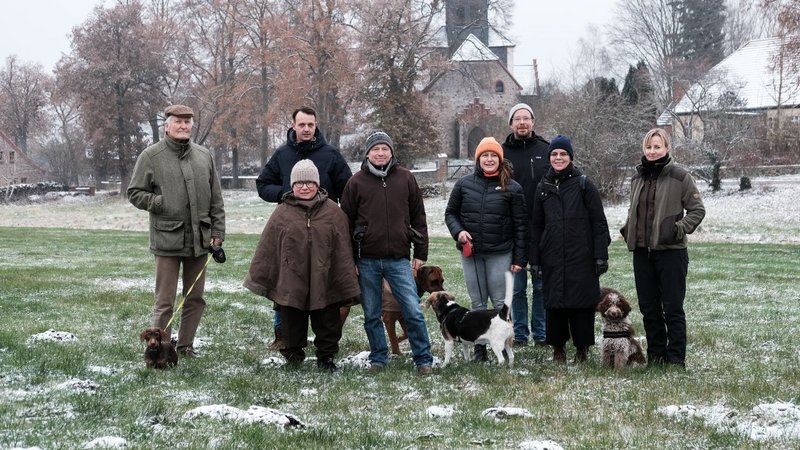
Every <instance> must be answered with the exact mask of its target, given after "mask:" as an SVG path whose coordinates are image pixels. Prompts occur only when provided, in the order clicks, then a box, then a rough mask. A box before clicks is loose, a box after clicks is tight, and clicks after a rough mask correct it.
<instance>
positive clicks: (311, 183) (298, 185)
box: [292, 181, 317, 189]
mask: <svg viewBox="0 0 800 450" xmlns="http://www.w3.org/2000/svg"><path fill="white" fill-rule="evenodd" d="M292 187H296V188H298V189H299V188H303V187H305V188H309V189H311V188H314V187H317V183H316V182H314V181H295V183H294V184H293V185H292Z"/></svg>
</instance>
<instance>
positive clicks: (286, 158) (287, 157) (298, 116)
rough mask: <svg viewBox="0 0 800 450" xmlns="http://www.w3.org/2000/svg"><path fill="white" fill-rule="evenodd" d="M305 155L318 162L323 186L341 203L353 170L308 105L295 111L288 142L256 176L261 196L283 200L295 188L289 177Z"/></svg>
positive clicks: (265, 198) (266, 198) (316, 163)
mask: <svg viewBox="0 0 800 450" xmlns="http://www.w3.org/2000/svg"><path fill="white" fill-rule="evenodd" d="M301 159H310V160H311V161H312V162H313V163H314V165H315V166H317V170H319V186H320V187H321V188H323V189H325V191H326V192H327V193H328V198H330V199H331V200H333V201H335V202H337V203H338V202H339V198H340V197H341V196H342V191H343V190H344V185H345V184H347V180H349V179H350V177H351V176H352V175H353V172H352V171H351V170H350V166H348V165H347V161H345V160H344V157H343V156H342V154H341V153H339V150H337V149H336V147H334V146H332V145H329V144H328V142H327V141H326V140H325V136H324V135H323V134H322V131H320V129H319V128H317V112H316V111H314V109H313V108H310V107H308V106H303V107H302V108H299V109H297V110H295V111H294V113H292V127H291V128H289V130H288V131H287V133H286V142H284V144H283V145H281V146H280V147H278V149H277V150H275V153H274V154H273V155H272V157H271V158H270V159H269V161H268V162H267V164H266V165H265V166H264V170H262V171H261V175H259V176H258V178H257V179H256V188H257V189H258V196H259V197H261V198H262V199H264V200H265V201H268V202H271V203H280V202H281V197H283V194H285V193H287V192H291V191H292V186H291V183H290V181H289V178H290V175H291V173H292V167H294V165H295V164H296V163H297V162H298V161H300V160H301Z"/></svg>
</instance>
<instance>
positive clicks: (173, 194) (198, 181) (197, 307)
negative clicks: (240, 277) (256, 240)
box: [127, 105, 225, 357]
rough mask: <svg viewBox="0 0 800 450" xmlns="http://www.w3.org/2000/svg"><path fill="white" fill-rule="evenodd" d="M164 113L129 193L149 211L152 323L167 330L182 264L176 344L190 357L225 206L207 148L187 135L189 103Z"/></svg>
mask: <svg viewBox="0 0 800 450" xmlns="http://www.w3.org/2000/svg"><path fill="white" fill-rule="evenodd" d="M164 116H165V117H166V120H165V121H164V139H163V140H161V141H160V142H157V143H155V144H153V145H151V146H149V147H147V148H146V149H144V151H143V152H142V153H141V154H140V155H139V158H138V159H137V160H136V166H135V167H134V169H133V175H132V176H131V181H130V184H129V185H128V191H127V193H128V200H129V201H130V202H131V203H132V204H133V206H135V207H137V208H139V209H143V210H145V211H147V212H149V213H150V252H151V253H153V254H154V255H155V260H156V287H155V306H154V307H153V320H152V324H153V326H156V327H160V328H163V329H165V330H166V331H167V333H169V332H170V330H169V328H170V327H169V325H171V322H172V318H173V317H172V316H173V311H174V308H175V297H176V293H177V288H178V276H179V274H180V272H181V271H180V268H181V265H183V274H182V280H183V295H184V297H185V300H184V304H183V309H182V311H181V315H180V330H179V331H178V344H177V350H178V353H179V354H181V355H182V356H188V357H192V356H196V353H195V350H194V346H193V342H194V338H195V334H196V333H197V327H198V326H199V325H200V318H201V317H202V315H203V310H204V309H205V300H204V299H203V291H204V289H205V269H206V265H207V263H208V261H209V257H208V253H209V250H210V249H211V248H212V247H214V248H215V249H217V248H219V247H221V246H222V241H223V240H224V239H225V210H224V205H223V202H222V189H221V187H220V184H219V176H218V175H217V170H216V168H215V166H214V160H213V158H212V156H211V152H210V151H209V150H208V149H207V148H205V147H203V146H200V145H198V144H196V143H194V142H192V141H191V140H190V138H191V135H192V125H193V121H192V118H193V113H192V109H191V108H189V107H188V106H184V105H172V106H169V107H167V109H165V110H164ZM217 255H219V250H217ZM215 259H216V260H217V261H218V262H222V261H224V260H223V259H220V258H215ZM190 290H191V291H190Z"/></svg>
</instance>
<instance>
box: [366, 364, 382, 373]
mask: <svg viewBox="0 0 800 450" xmlns="http://www.w3.org/2000/svg"><path fill="white" fill-rule="evenodd" d="M382 371H383V366H381V365H379V364H370V366H369V369H367V373H369V374H370V375H375V374H377V373H380V372H382Z"/></svg>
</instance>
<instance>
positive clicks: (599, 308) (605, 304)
mask: <svg viewBox="0 0 800 450" xmlns="http://www.w3.org/2000/svg"><path fill="white" fill-rule="evenodd" d="M606 309H608V299H607V298H606V296H605V295H604V296H603V297H601V299H600V302H599V303H598V304H597V307H596V308H595V311H597V312H599V313H602V312H603V311H605V310H606Z"/></svg>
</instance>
